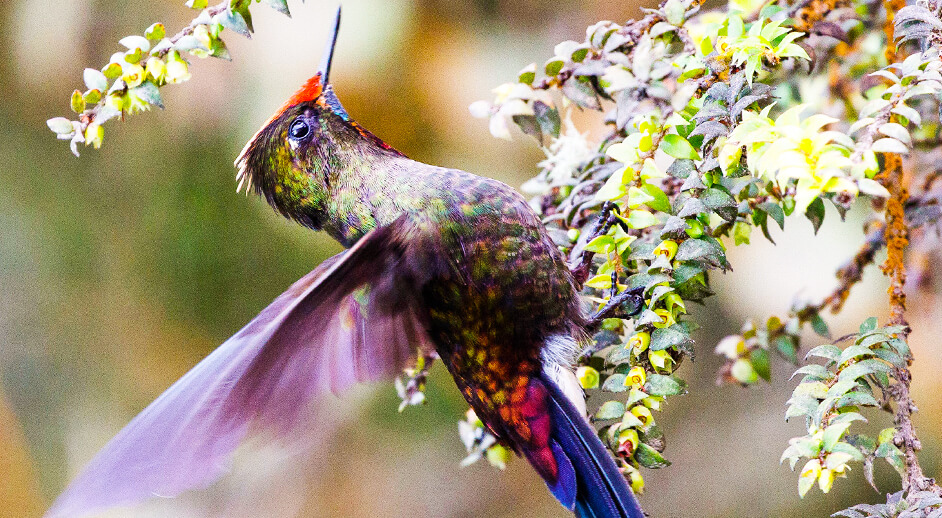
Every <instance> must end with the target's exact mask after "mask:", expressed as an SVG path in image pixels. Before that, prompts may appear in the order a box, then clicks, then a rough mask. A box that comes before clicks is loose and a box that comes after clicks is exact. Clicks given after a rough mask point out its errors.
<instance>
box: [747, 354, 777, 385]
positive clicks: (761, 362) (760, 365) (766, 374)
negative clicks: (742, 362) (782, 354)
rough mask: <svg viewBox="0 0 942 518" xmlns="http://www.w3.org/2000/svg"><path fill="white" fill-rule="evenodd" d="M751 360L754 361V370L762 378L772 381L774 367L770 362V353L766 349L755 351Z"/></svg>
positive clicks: (750, 356)
mask: <svg viewBox="0 0 942 518" xmlns="http://www.w3.org/2000/svg"><path fill="white" fill-rule="evenodd" d="M749 359H750V360H751V361H752V368H753V369H755V371H756V374H758V375H759V377H760V378H762V379H764V380H765V381H772V366H771V363H770V362H769V353H768V352H767V351H766V350H765V349H754V350H753V351H752V353H751V354H750V355H749Z"/></svg>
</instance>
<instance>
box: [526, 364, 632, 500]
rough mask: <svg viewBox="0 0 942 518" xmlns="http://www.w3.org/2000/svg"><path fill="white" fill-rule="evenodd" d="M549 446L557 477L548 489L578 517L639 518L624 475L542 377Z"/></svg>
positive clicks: (575, 411)
mask: <svg viewBox="0 0 942 518" xmlns="http://www.w3.org/2000/svg"><path fill="white" fill-rule="evenodd" d="M541 381H542V382H543V384H544V385H545V386H546V389H547V392H548V396H549V397H548V398H547V399H548V401H547V410H548V411H549V416H550V420H551V423H552V424H551V431H550V447H551V449H552V452H553V457H554V458H555V460H556V465H557V466H558V467H559V468H558V470H557V473H558V475H557V477H556V480H555V481H550V480H547V486H549V488H550V491H551V492H552V493H553V496H555V497H556V498H557V499H558V500H559V501H560V503H562V504H563V505H564V506H565V507H568V508H570V509H572V510H573V511H574V512H575V513H576V516H578V517H579V518H608V517H613V518H644V513H643V512H642V511H641V508H640V507H639V506H638V502H637V500H635V497H634V494H633V493H632V492H631V489H630V488H629V487H628V483H627V482H626V481H625V477H624V476H623V475H622V474H621V472H619V470H618V467H617V466H616V465H615V461H614V460H613V459H612V457H611V455H610V454H609V453H608V451H607V450H606V449H605V446H604V445H603V444H602V441H601V440H599V438H598V435H597V434H596V432H595V430H594V429H593V428H592V427H591V426H590V425H589V423H588V422H587V421H586V419H585V416H584V415H583V414H582V412H580V411H579V410H578V409H577V408H576V406H575V405H574V404H573V403H572V402H571V401H570V400H569V398H568V397H566V395H565V394H564V393H563V391H562V390H561V389H560V388H559V386H558V385H557V384H556V383H555V382H554V381H553V380H552V379H551V377H550V376H548V375H547V374H545V373H544V374H543V375H541Z"/></svg>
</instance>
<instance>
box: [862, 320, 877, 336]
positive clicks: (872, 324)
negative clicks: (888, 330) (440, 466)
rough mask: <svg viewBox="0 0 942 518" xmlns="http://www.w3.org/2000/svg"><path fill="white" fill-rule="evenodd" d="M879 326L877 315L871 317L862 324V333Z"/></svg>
mask: <svg viewBox="0 0 942 518" xmlns="http://www.w3.org/2000/svg"><path fill="white" fill-rule="evenodd" d="M876 328H877V317H870V318H868V319H867V320H864V321H863V323H862V324H860V331H859V333H860V334H862V335H863V334H867V333H869V332H871V331H873V330H875V329H876Z"/></svg>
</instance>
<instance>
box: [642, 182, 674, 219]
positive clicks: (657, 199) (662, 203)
mask: <svg viewBox="0 0 942 518" xmlns="http://www.w3.org/2000/svg"><path fill="white" fill-rule="evenodd" d="M641 190H642V191H644V192H645V193H646V194H647V195H648V196H650V197H651V198H652V199H651V200H650V201H647V202H645V205H647V206H648V207H651V208H652V209H654V210H657V211H661V212H666V213H668V214H670V212H671V202H670V200H669V199H668V198H667V195H666V194H664V191H663V190H661V188H660V187H658V186H656V185H654V184H650V183H646V184H644V185H642V186H641Z"/></svg>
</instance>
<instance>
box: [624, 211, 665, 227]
mask: <svg viewBox="0 0 942 518" xmlns="http://www.w3.org/2000/svg"><path fill="white" fill-rule="evenodd" d="M657 222H658V220H657V216H655V215H654V214H651V213H650V212H648V211H645V210H633V211H631V212H630V213H629V214H628V218H627V223H628V228H633V229H642V228H647V227H650V226H651V225H656V224H657Z"/></svg>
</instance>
